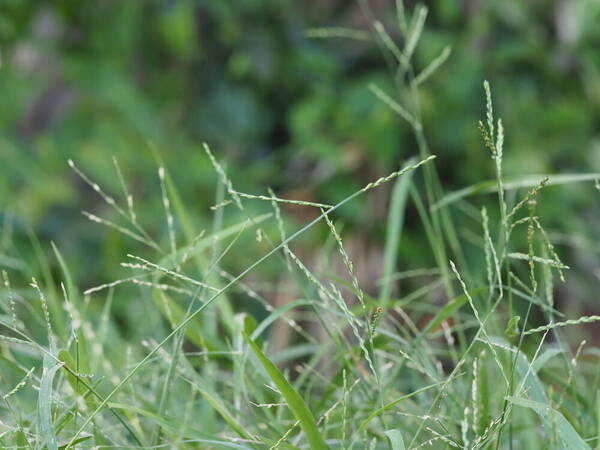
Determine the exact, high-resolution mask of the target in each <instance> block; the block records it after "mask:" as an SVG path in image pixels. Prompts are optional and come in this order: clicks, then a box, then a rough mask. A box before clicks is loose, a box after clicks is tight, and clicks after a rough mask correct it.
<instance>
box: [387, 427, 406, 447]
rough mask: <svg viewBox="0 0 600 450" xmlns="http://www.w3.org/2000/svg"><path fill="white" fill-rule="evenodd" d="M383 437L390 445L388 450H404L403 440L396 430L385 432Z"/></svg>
mask: <svg viewBox="0 0 600 450" xmlns="http://www.w3.org/2000/svg"><path fill="white" fill-rule="evenodd" d="M384 434H385V436H386V437H387V438H388V442H389V443H390V450H405V449H406V447H405V446H404V439H402V433H401V432H400V431H398V430H389V431H386V432H385V433H384Z"/></svg>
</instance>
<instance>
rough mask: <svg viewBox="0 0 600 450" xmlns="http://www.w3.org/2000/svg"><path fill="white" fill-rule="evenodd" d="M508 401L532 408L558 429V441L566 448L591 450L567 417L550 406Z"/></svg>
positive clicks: (516, 400) (510, 399) (521, 399)
mask: <svg viewBox="0 0 600 450" xmlns="http://www.w3.org/2000/svg"><path fill="white" fill-rule="evenodd" d="M508 400H509V401H510V402H511V403H512V404H514V405H517V406H523V407H525V408H530V409H532V410H533V411H535V412H536V414H538V415H539V416H540V418H541V419H542V421H543V422H545V423H548V424H550V423H551V424H552V426H554V427H556V431H557V435H558V439H560V440H561V441H562V442H563V444H564V445H565V448H573V449H578V450H585V449H589V448H590V446H589V445H588V444H587V443H586V442H585V441H584V440H583V438H582V437H581V436H580V435H579V433H577V431H575V428H573V426H572V425H571V424H570V423H569V421H568V420H567V419H565V416H563V415H562V414H561V413H560V411H557V410H555V409H553V408H550V407H549V406H548V405H546V404H543V403H540V402H536V401H533V400H528V399H525V398H521V397H512V396H511V397H508Z"/></svg>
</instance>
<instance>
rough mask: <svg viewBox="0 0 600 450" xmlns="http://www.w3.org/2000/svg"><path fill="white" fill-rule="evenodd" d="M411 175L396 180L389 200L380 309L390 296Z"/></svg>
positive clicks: (384, 305) (384, 306)
mask: <svg viewBox="0 0 600 450" xmlns="http://www.w3.org/2000/svg"><path fill="white" fill-rule="evenodd" d="M413 163H414V158H413V159H412V160H409V161H408V163H407V164H408V165H410V164H413ZM411 176H412V173H410V172H409V173H407V174H406V176H404V177H401V178H398V179H397V180H396V182H395V183H394V188H393V190H392V197H391V200H390V212H389V214H388V221H387V228H386V237H385V250H384V255H383V279H384V280H386V281H385V283H383V285H382V286H381V291H380V292H379V299H380V301H381V307H382V308H383V309H386V305H387V302H388V301H389V300H390V294H391V290H392V289H391V286H392V282H391V277H392V274H393V273H394V271H395V268H396V260H397V258H398V246H399V245H400V236H401V235H402V227H403V225H404V211H405V210H406V200H407V198H408V188H409V187H410V182H411Z"/></svg>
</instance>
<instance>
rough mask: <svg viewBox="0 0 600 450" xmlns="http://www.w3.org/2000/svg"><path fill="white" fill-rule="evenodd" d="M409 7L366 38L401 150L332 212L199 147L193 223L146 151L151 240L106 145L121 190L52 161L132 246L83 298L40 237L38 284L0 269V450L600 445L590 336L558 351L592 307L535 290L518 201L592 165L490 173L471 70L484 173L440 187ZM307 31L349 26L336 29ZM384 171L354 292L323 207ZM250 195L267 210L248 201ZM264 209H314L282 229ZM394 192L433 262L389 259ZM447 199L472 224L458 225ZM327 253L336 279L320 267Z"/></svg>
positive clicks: (496, 132) (546, 244)
mask: <svg viewBox="0 0 600 450" xmlns="http://www.w3.org/2000/svg"><path fill="white" fill-rule="evenodd" d="M364 6H365V8H367V7H368V5H367V3H366V2H364ZM407 14H408V13H407V12H406V11H405V10H404V8H403V6H402V3H401V2H398V21H399V23H398V30H399V33H400V35H401V37H402V42H403V43H404V44H403V46H402V48H401V47H400V46H398V45H397V44H396V43H395V41H394V40H393V39H392V37H390V35H389V34H388V32H387V31H386V30H385V28H384V27H383V25H381V24H380V23H378V22H375V23H374V25H373V34H372V36H371V37H372V38H373V39H374V40H376V41H377V42H378V43H379V44H380V45H381V47H382V49H383V51H384V52H386V56H387V57H388V58H391V59H392V60H393V61H394V74H395V80H396V81H397V87H398V93H399V96H398V99H396V98H394V97H393V96H392V95H390V94H388V93H385V92H384V91H382V90H381V89H380V88H378V87H377V86H372V87H371V90H372V91H373V93H374V95H375V96H376V97H377V98H379V99H380V100H382V101H383V102H384V103H385V104H387V105H388V106H389V107H390V108H391V109H392V110H393V111H396V112H397V113H398V115H399V117H400V118H401V119H402V120H406V121H407V122H408V123H409V125H410V127H411V128H412V130H413V134H414V140H415V142H416V143H417V147H418V153H419V155H418V156H415V157H414V158H412V159H411V160H410V161H408V162H406V163H405V164H403V165H400V167H401V169H399V170H398V171H396V172H393V173H391V174H389V175H388V176H385V177H382V178H379V179H377V180H374V181H373V182H371V183H368V184H367V185H365V186H364V187H363V188H361V189H359V190H357V191H356V192H354V193H352V194H350V195H348V196H347V197H346V198H345V199H344V200H342V201H341V202H339V203H337V204H336V205H325V204H321V203H315V202H308V201H300V200H298V201H297V200H294V199H284V198H279V197H277V196H276V195H275V193H274V192H273V191H272V190H269V191H268V192H267V193H265V194H247V193H243V192H239V191H237V190H236V189H235V180H231V179H229V178H228V175H227V171H226V169H225V168H224V166H223V165H221V164H220V162H219V160H218V158H217V157H216V156H215V155H214V154H213V153H212V151H211V150H210V149H209V148H208V146H205V148H204V150H205V152H206V154H207V157H208V160H209V161H210V162H211V163H212V165H213V166H214V169H215V171H216V173H217V174H218V179H219V182H218V185H217V188H216V194H215V203H214V205H215V206H214V207H213V208H212V211H211V213H212V214H213V226H212V230H198V229H194V226H193V223H194V221H193V220H192V219H191V213H190V209H189V208H188V207H186V206H185V199H182V198H181V196H180V195H179V193H178V191H177V187H176V182H175V178H176V177H174V176H173V175H172V174H171V173H170V172H169V170H168V168H166V167H164V165H162V164H161V163H160V157H159V155H158V154H157V159H158V160H159V169H158V182H159V183H160V187H161V196H162V201H161V204H160V205H157V217H158V218H160V220H163V221H164V224H165V227H164V228H165V230H166V233H165V235H166V237H165V239H161V238H160V237H153V236H151V235H150V234H149V233H148V232H146V231H145V229H144V227H143V225H142V224H140V223H139V222H138V220H137V215H136V213H135V203H134V198H133V196H132V195H131V191H130V189H129V188H128V187H127V178H126V176H124V174H123V172H122V171H121V168H120V167H119V165H118V163H117V161H116V159H115V161H114V165H115V176H116V177H117V178H118V180H119V183H120V185H121V188H122V191H123V192H122V194H121V197H122V198H123V200H122V201H119V200H117V196H116V195H112V194H110V193H107V192H105V191H104V190H103V189H102V188H101V187H100V186H98V185H97V184H96V183H95V182H94V181H93V180H92V178H91V177H89V176H88V175H86V173H85V171H83V170H82V169H80V168H78V167H77V166H76V165H75V163H73V162H71V161H70V162H69V165H70V166H71V168H72V169H73V170H74V171H75V172H76V173H77V175H79V176H80V177H81V179H82V180H83V181H84V182H86V183H87V184H89V186H90V187H91V188H92V189H93V190H94V191H95V192H96V193H97V194H98V195H99V198H100V199H101V200H102V201H103V202H104V203H105V205H106V207H107V208H110V209H111V210H112V211H113V216H112V217H111V219H107V218H104V217H100V216H99V215H96V214H92V213H85V215H86V216H87V218H88V219H90V220H91V221H92V222H94V223H97V224H100V225H102V226H106V227H109V228H111V229H114V230H116V231H117V232H118V233H121V234H122V235H123V236H124V237H127V238H130V239H131V240H132V245H133V243H137V244H138V245H140V246H141V247H137V248H138V249H139V250H136V251H134V250H132V253H131V254H128V255H126V256H125V255H123V262H122V264H121V266H122V269H123V278H121V279H119V280H113V281H111V282H108V283H104V284H102V285H99V286H95V287H89V288H87V289H85V290H83V291H82V290H81V289H80V288H79V287H78V286H77V280H74V279H73V277H72V276H71V273H70V270H69V264H74V262H72V261H68V259H67V258H65V257H63V256H62V254H61V252H60V249H59V248H57V247H56V246H54V245H53V247H52V248H53V252H54V255H53V257H54V259H56V261H57V265H56V264H54V263H52V262H50V261H49V259H48V257H47V256H46V255H44V254H43V252H42V251H41V247H40V246H39V244H38V248H39V249H40V250H39V252H38V253H41V254H40V259H41V260H42V261H43V262H44V264H43V268H44V270H43V273H42V275H43V278H42V279H41V281H37V280H36V279H35V278H33V279H32V280H31V282H30V284H27V283H23V282H22V281H23V280H22V278H23V273H19V272H17V273H10V272H8V271H4V272H3V282H4V289H3V291H2V295H3V300H4V301H3V303H2V311H3V312H2V316H1V317H0V320H1V326H2V334H1V335H0V342H1V345H2V355H1V356H0V364H1V367H2V372H1V378H0V382H1V383H2V388H3V395H2V416H1V417H2V419H1V423H0V443H1V445H2V447H3V448H48V449H58V448H65V449H66V448H140V447H141V448H173V447H176V448H236V449H261V448H269V449H275V448H280V449H293V448H312V449H324V448H343V449H353V448H373V449H376V448H382V449H383V448H389V449H392V450H401V449H405V448H411V449H412V448H421V447H428V446H429V447H434V448H469V449H476V448H484V449H498V448H514V449H520V448H524V449H536V448H540V449H542V448H575V449H585V448H593V447H598V446H600V440H599V438H600V403H599V398H600V397H599V396H598V394H597V392H598V386H599V382H600V372H598V358H599V357H600V350H599V349H597V348H592V347H588V346H586V344H585V341H583V342H581V344H580V345H579V346H576V347H575V348H572V347H571V346H570V345H569V344H568V340H567V339H566V337H565V335H564V334H563V331H564V329H565V328H566V327H569V328H572V327H577V326H580V325H582V324H585V323H590V322H595V321H598V320H600V317H598V316H581V317H575V318H569V317H564V314H563V313H561V312H560V311H559V310H557V309H556V305H555V303H554V292H555V284H556V283H557V282H560V283H562V282H564V279H565V278H564V272H565V271H567V270H568V266H567V264H565V263H563V261H562V260H561V259H560V257H559V252H558V251H557V249H556V248H555V246H554V245H553V243H552V242H551V240H550V238H549V236H550V235H549V233H548V232H547V231H546V230H545V228H544V226H543V217H539V216H538V214H537V205H538V202H539V201H541V199H540V193H541V192H543V190H544V189H546V188H547V187H548V186H549V185H551V184H565V183H571V182H581V181H588V180H591V179H595V178H596V177H595V176H594V174H583V175H579V174H561V175H557V176H550V177H549V178H546V177H543V176H540V177H529V178H527V179H521V180H511V181H508V179H505V178H504V172H503V155H504V150H505V149H504V129H503V126H502V122H501V120H499V119H498V120H497V119H496V118H495V116H494V110H493V100H492V90H491V87H490V85H489V84H488V83H487V82H485V83H484V89H483V91H482V103H484V104H485V106H486V116H485V121H482V122H481V123H480V124H479V127H480V130H481V133H482V147H483V148H485V149H486V150H482V151H488V152H489V154H490V164H491V165H492V166H493V168H494V170H495V173H496V179H495V180H494V181H492V182H488V181H486V182H483V183H482V184H481V185H479V186H475V187H471V188H466V189H464V190H461V191H458V192H454V193H446V192H445V191H444V189H443V187H442V183H441V180H440V177H439V175H438V173H437V171H436V159H435V156H434V155H432V154H431V152H430V150H429V146H428V144H427V140H426V131H425V129H424V124H423V123H422V121H421V117H420V108H419V92H418V88H419V85H421V84H422V83H424V82H426V80H427V79H428V78H429V77H431V76H434V73H435V71H436V69H438V68H439V67H440V66H441V65H442V64H443V62H444V61H445V60H446V59H447V58H448V57H449V55H450V50H449V49H444V50H443V52H442V54H440V56H439V57H437V58H436V59H434V60H433V61H432V62H431V63H430V64H429V65H427V66H426V67H425V68H424V69H423V71H422V72H420V73H417V71H416V70H415V67H414V66H413V63H412V55H413V53H414V50H415V47H416V46H417V45H418V42H419V38H420V35H421V32H422V30H423V26H424V24H425V19H426V17H427V9H426V8H425V6H423V5H419V6H418V7H417V8H416V9H415V11H413V13H412V17H411V18H409V17H408V15H407ZM311 33H312V34H313V35H315V36H317V37H324V36H340V35H343V36H345V37H349V38H353V37H356V36H359V37H360V38H361V39H364V35H363V34H360V33H359V34H358V35H357V33H356V32H353V31H352V30H345V29H335V33H331V30H329V31H327V30H322V31H319V30H312V31H311ZM474 126H475V124H474ZM507 151H510V150H509V149H507ZM388 183H390V184H393V188H392V195H391V200H390V207H389V215H388V223H387V229H386V240H385V251H384V256H383V262H382V268H383V269H382V273H381V277H382V279H381V280H380V283H379V292H378V293H377V294H370V293H369V292H365V291H364V290H363V289H362V288H361V285H360V282H359V276H358V275H357V271H356V270H355V262H354V261H352V257H353V254H352V253H351V252H349V251H348V249H347V248H346V246H345V244H344V240H343V235H344V234H343V233H342V232H341V231H340V230H341V228H340V224H339V223H337V222H336V216H335V213H336V210H338V209H339V208H341V207H343V206H344V205H346V204H348V203H349V202H351V201H353V200H354V199H355V198H357V197H359V196H368V195H369V194H371V191H373V190H375V189H378V188H380V187H381V186H383V185H386V184H388ZM477 193H484V194H487V195H490V194H491V195H495V196H496V197H497V201H496V202H495V203H496V206H495V207H494V209H492V208H489V210H488V209H487V208H482V209H481V210H479V209H478V208H477V207H475V206H474V205H473V204H470V203H467V196H469V195H475V194H477ZM509 193H510V195H509ZM249 202H254V203H259V204H261V205H262V206H264V207H265V208H270V209H271V211H270V212H267V213H264V214H261V215H255V214H254V213H253V211H255V209H254V208H249V207H248V204H249ZM282 204H286V205H287V206H289V207H294V208H310V209H313V210H314V211H316V216H315V218H314V219H312V220H311V221H309V222H308V223H307V224H306V225H304V226H302V227H301V228H300V229H298V230H296V231H294V232H292V233H291V234H288V232H287V228H288V224H287V223H286V220H285V219H286V218H285V214H284V213H283V212H282V211H281V210H280V206H279V205H282ZM409 204H411V205H412V206H414V208H415V209H416V211H417V212H418V216H419V219H420V226H422V227H423V228H424V229H425V231H426V234H427V237H428V242H427V243H424V244H423V246H422V248H427V251H428V252H430V253H431V255H432V257H433V259H434V260H435V262H436V267H433V268H431V267H427V268H421V269H415V270H411V271H408V272H402V273H398V272H397V267H398V266H397V263H398V261H397V260H398V248H399V246H401V245H402V242H403V241H402V239H401V236H402V233H403V229H404V216H405V214H406V211H407V208H408V205H409ZM453 208H454V209H453ZM460 211H467V212H468V213H469V214H470V217H471V219H472V222H473V223H474V224H475V225H474V226H467V225H465V224H464V222H460V225H459V222H458V221H456V214H457V212H460ZM159 212H160V213H159ZM318 226H321V227H322V228H323V229H324V230H326V232H327V234H328V239H327V242H326V243H325V245H324V248H323V252H322V255H321V256H320V262H318V263H314V262H313V263H310V264H309V263H308V262H307V261H303V259H302V258H301V257H300V256H299V253H300V252H299V251H298V250H297V248H296V243H297V242H298V241H299V238H300V237H301V236H303V235H305V234H306V233H307V232H308V231H309V230H312V229H313V228H315V227H318ZM466 237H468V239H467V238H466ZM163 240H164V241H166V242H163ZM35 242H36V241H34V243H35ZM251 245H254V246H256V247H259V248H260V249H266V250H265V251H264V252H263V256H261V257H260V258H258V259H256V260H255V261H254V262H252V263H251V264H250V265H248V266H247V267H246V269H244V270H242V271H240V272H239V273H238V274H237V275H232V274H230V273H228V272H227V270H226V267H227V261H228V260H229V259H230V258H239V255H246V254H249V248H248V247H249V246H251ZM137 251H139V252H140V254H136V253H135V252H137ZM333 255H336V256H333ZM338 255H339V256H338ZM267 260H276V263H275V265H276V267H277V268H278V271H279V276H281V277H283V279H284V280H285V283H286V287H287V288H288V289H289V290H290V292H292V293H293V299H292V300H291V301H289V302H287V303H286V304H284V305H280V306H277V305H275V306H274V305H273V304H272V303H271V302H269V301H268V300H266V299H265V298H264V294H263V293H262V292H261V291H262V290H263V289H264V288H261V287H260V286H258V287H257V281H258V280H260V277H261V270H263V269H264V267H265V264H264V263H265V262H266V261H267ZM336 261H337V262H339V263H340V264H338V265H336V264H335V262H336ZM23 263H24V264H25V265H26V263H27V262H26V261H24V262H23ZM338 266H339V267H341V268H343V273H336V271H335V270H334V269H333V268H334V267H338ZM53 267H58V268H59V272H58V273H56V272H55V271H53ZM12 272H14V271H12ZM13 277H14V278H15V279H16V280H19V281H20V282H13V281H12V278H13ZM55 279H58V280H59V281H58V282H55V281H54V280H55ZM264 279H266V280H269V276H268V275H265V277H264ZM399 283H401V284H399ZM131 288H135V289H133V290H132V289H131ZM269 289H276V288H275V287H270V288H269ZM265 290H266V289H265ZM124 296H130V298H127V302H128V304H132V305H134V302H138V303H139V304H141V305H143V308H138V309H137V311H140V313H139V328H140V330H141V331H142V332H143V333H144V337H143V339H142V340H141V341H140V340H136V339H132V338H128V337H127V336H126V335H123V332H122V330H119V327H118V325H117V323H116V320H115V319H114V317H113V315H112V314H111V308H112V307H113V305H114V304H115V303H116V302H123V301H124ZM99 302H103V306H102V308H100V313H98V308H97V307H95V306H94V304H95V303H99ZM131 307H135V306H131ZM278 323H285V324H287V325H288V326H289V328H290V329H291V330H293V333H294V336H295V338H296V339H295V341H293V342H292V343H291V344H290V345H287V346H283V347H279V346H278V344H279V342H278V341H277V334H276V333H275V332H274V331H273V329H274V326H275V325H276V324H278Z"/></svg>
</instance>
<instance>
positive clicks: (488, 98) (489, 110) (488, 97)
mask: <svg viewBox="0 0 600 450" xmlns="http://www.w3.org/2000/svg"><path fill="white" fill-rule="evenodd" d="M483 89H484V90H485V109H486V117H487V126H488V132H489V135H490V138H491V139H492V141H493V140H494V109H493V106H492V90H491V89H490V83H489V82H488V81H487V80H485V81H484V82H483Z"/></svg>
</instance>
